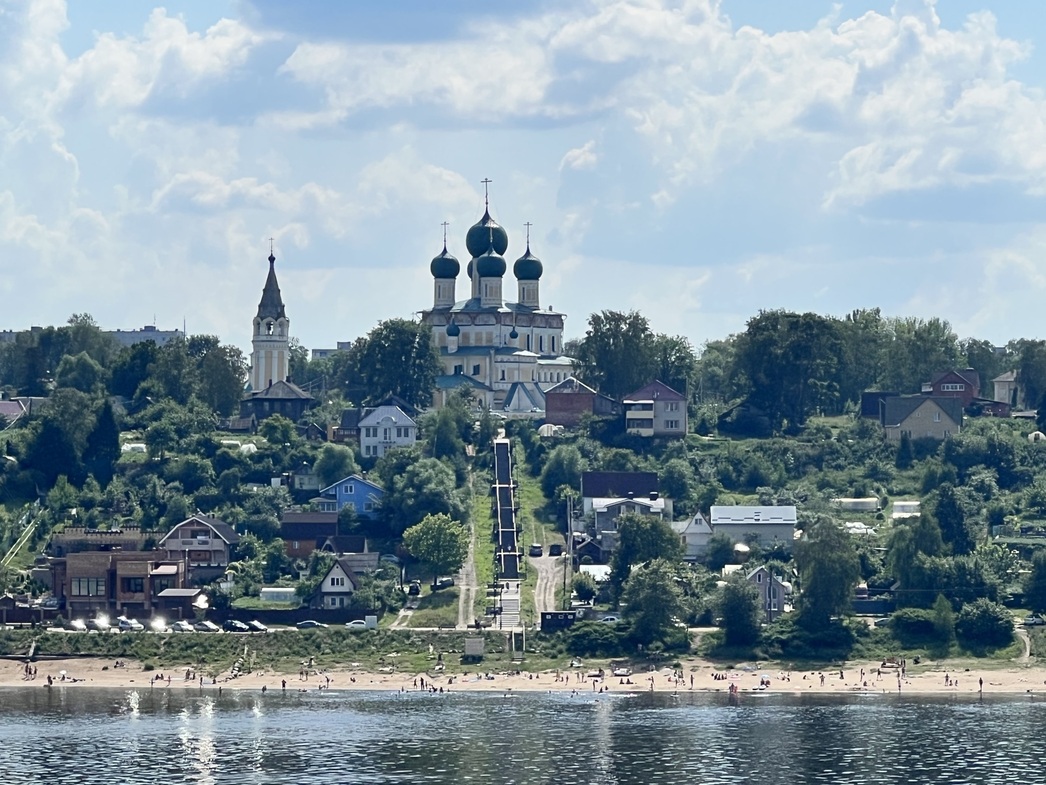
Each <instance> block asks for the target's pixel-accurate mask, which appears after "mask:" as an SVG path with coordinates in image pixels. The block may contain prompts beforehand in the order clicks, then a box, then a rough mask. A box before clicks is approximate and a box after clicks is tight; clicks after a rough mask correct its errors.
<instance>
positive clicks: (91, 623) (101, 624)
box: [87, 614, 110, 632]
mask: <svg viewBox="0 0 1046 785" xmlns="http://www.w3.org/2000/svg"><path fill="white" fill-rule="evenodd" d="M109 627H110V625H109V617H108V616H105V615H104V614H103V615H99V616H95V617H94V618H93V619H88V620H87V629H89V630H97V631H98V632H109Z"/></svg>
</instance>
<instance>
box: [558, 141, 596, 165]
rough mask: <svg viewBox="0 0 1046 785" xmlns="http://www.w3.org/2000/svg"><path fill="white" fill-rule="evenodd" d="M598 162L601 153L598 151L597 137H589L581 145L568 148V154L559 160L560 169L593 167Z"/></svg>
mask: <svg viewBox="0 0 1046 785" xmlns="http://www.w3.org/2000/svg"><path fill="white" fill-rule="evenodd" d="M598 162H599V155H598V153H596V141H595V139H589V140H588V141H587V142H585V143H584V144H583V145H582V146H581V147H575V148H574V149H572V150H568V151H567V154H566V155H564V156H563V160H562V161H560V162H559V168H560V170H563V169H592V168H594V167H595V165H596V164H597V163H598Z"/></svg>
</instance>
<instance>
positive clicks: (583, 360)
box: [572, 311, 658, 400]
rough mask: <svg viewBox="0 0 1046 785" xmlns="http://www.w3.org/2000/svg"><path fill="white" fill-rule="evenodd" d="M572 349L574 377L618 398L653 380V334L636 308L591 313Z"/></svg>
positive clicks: (654, 352)
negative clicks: (574, 363)
mask: <svg viewBox="0 0 1046 785" xmlns="http://www.w3.org/2000/svg"><path fill="white" fill-rule="evenodd" d="M572 352H573V357H574V360H575V361H576V365H575V367H574V371H575V373H576V374H577V375H578V377H579V378H580V379H581V380H582V381H583V382H585V383H586V384H589V385H591V386H593V387H595V388H596V389H597V390H599V391H600V392H601V393H603V394H604V395H609V396H610V397H611V398H616V399H618V400H620V399H621V398H623V397H624V396H625V395H627V394H628V393H630V392H632V391H633V390H636V389H638V388H640V387H642V386H643V385H644V384H647V383H648V382H650V381H653V379H654V375H655V374H656V373H657V371H658V356H657V353H656V342H655V338H654V334H653V333H652V332H651V331H650V323H649V322H648V321H647V319H646V317H645V316H642V315H641V314H640V313H639V312H638V311H630V312H629V313H627V314H626V313H621V312H619V311H600V312H599V313H594V314H592V315H591V316H590V317H588V330H587V331H586V332H585V337H584V338H582V339H581V340H580V341H578V342H577V343H576V344H574V346H573V347H572Z"/></svg>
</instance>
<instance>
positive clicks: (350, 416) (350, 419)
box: [339, 408, 363, 430]
mask: <svg viewBox="0 0 1046 785" xmlns="http://www.w3.org/2000/svg"><path fill="white" fill-rule="evenodd" d="M362 416H363V410H362V409H355V408H354V409H342V410H341V425H340V426H339V427H340V428H342V429H344V430H352V429H353V428H359V427H360V417H362Z"/></svg>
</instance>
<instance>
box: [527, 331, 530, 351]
mask: <svg viewBox="0 0 1046 785" xmlns="http://www.w3.org/2000/svg"><path fill="white" fill-rule="evenodd" d="M527 351H528V352H529V351H530V336H529V335H528V336H527Z"/></svg>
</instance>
